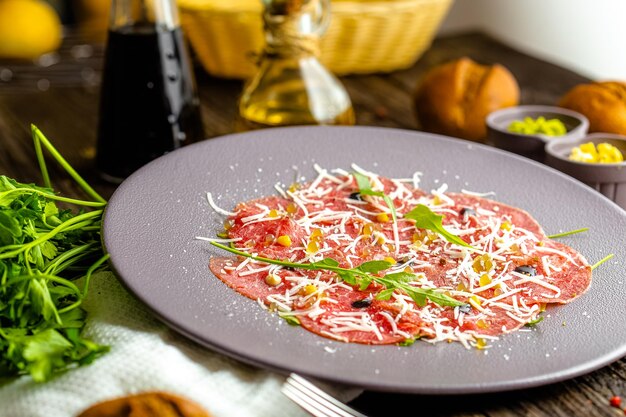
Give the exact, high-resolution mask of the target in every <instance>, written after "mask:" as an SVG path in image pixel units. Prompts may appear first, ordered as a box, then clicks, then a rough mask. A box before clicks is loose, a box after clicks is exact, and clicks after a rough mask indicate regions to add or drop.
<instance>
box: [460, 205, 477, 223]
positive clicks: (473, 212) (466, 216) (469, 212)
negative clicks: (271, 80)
mask: <svg viewBox="0 0 626 417" xmlns="http://www.w3.org/2000/svg"><path fill="white" fill-rule="evenodd" d="M459 214H460V215H461V216H463V221H464V222H466V221H467V220H468V219H469V216H476V210H474V209H473V208H469V207H463V208H462V209H461V210H460V211H459Z"/></svg>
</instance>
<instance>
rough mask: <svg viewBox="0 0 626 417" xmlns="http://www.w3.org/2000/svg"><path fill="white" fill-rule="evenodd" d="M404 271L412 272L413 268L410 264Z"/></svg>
mask: <svg viewBox="0 0 626 417" xmlns="http://www.w3.org/2000/svg"><path fill="white" fill-rule="evenodd" d="M403 271H404V272H406V273H407V274H412V273H413V268H411V267H410V266H407V267H405V268H404V270H403Z"/></svg>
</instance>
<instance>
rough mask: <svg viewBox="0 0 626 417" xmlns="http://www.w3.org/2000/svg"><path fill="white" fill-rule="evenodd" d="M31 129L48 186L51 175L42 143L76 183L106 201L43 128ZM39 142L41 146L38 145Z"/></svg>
mask: <svg viewBox="0 0 626 417" xmlns="http://www.w3.org/2000/svg"><path fill="white" fill-rule="evenodd" d="M31 130H32V132H33V140H34V141H35V151H36V152H37V160H38V161H39V167H40V169H41V174H42V176H43V177H44V181H46V179H47V182H46V186H47V187H50V177H49V175H48V170H47V168H46V162H45V160H44V157H43V152H42V149H41V144H43V146H45V148H46V149H47V150H48V152H50V155H52V157H53V158H54V159H55V160H56V161H57V162H58V164H59V165H61V167H62V168H63V169H64V170H65V172H67V173H68V174H69V175H70V177H72V178H73V179H74V181H76V183H77V184H78V185H79V186H80V187H81V188H82V189H83V190H84V191H85V192H86V193H87V195H89V196H90V197H91V198H93V199H94V200H95V201H97V202H100V203H106V200H105V199H104V198H102V196H100V194H98V193H97V192H96V190H94V189H93V188H91V186H90V185H89V184H87V182H86V181H85V180H84V179H83V177H81V176H80V174H78V172H76V170H75V169H74V168H72V166H71V165H70V164H69V163H68V162H67V161H66V160H65V158H63V156H62V155H61V154H60V153H59V151H57V150H56V148H55V147H54V146H53V145H52V143H50V141H49V140H48V139H47V138H46V137H45V136H44V134H43V133H41V130H39V129H38V128H37V126H35V125H31ZM37 142H39V146H37Z"/></svg>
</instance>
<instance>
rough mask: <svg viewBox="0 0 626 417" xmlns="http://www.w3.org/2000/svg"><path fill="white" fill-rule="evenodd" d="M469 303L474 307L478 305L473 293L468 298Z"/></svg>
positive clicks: (478, 301) (478, 302)
mask: <svg viewBox="0 0 626 417" xmlns="http://www.w3.org/2000/svg"><path fill="white" fill-rule="evenodd" d="M469 303H470V304H471V305H472V306H474V307H476V308H478V307H480V300H479V299H478V297H476V296H475V295H472V296H471V297H470V298H469Z"/></svg>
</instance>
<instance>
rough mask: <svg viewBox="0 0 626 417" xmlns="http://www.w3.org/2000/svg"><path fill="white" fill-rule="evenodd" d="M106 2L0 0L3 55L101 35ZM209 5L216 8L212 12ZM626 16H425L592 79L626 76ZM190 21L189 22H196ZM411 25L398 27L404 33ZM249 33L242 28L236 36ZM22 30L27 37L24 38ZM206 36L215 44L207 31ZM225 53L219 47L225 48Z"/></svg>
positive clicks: (237, 6)
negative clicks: (64, 32) (63, 38)
mask: <svg viewBox="0 0 626 417" xmlns="http://www.w3.org/2000/svg"><path fill="white" fill-rule="evenodd" d="M40 3H46V4H48V5H50V6H52V8H53V9H54V10H55V11H56V14H57V15H58V19H56V18H55V16H52V15H50V14H49V13H47V11H46V10H45V8H44V7H41V4H40ZM220 3H221V4H220ZM255 3H258V4H255ZM350 3H362V2H358V1H357V2H354V1H352V2H351V1H342V0H336V1H334V2H333V5H334V6H335V8H336V9H339V10H338V13H342V10H344V9H345V8H346V7H348V5H349V4H350ZM365 3H367V2H365ZM370 3H371V1H370ZM376 3H379V4H380V3H383V4H384V3H388V4H389V7H390V8H393V7H396V6H395V5H394V3H403V2H401V1H400V2H398V1H395V2H394V1H386V2H385V1H382V2H381V1H378V2H376ZM404 3H406V2H404ZM424 3H426V2H424ZM431 3H433V2H431ZM439 3H442V4H447V3H451V2H446V1H443V2H439ZM179 5H180V7H181V8H182V10H183V12H184V11H187V12H188V14H189V13H190V12H191V11H192V10H195V11H196V12H197V13H196V18H197V16H198V15H199V14H204V17H205V19H211V18H212V19H216V18H217V16H218V15H219V14H220V13H221V14H222V15H223V14H224V13H225V12H227V11H231V12H232V13H238V14H239V17H238V20H239V22H238V23H239V24H240V26H241V25H243V24H244V23H245V20H246V19H249V17H247V15H246V13H249V12H251V11H252V12H255V13H256V12H260V10H261V5H260V0H259V1H255V0H230V1H222V2H219V1H194V0H179ZM109 9H110V1H109V0H0V57H6V56H10V55H11V54H12V53H13V49H15V48H17V49H19V52H18V53H17V55H23V56H24V57H28V56H34V55H37V54H38V53H40V52H41V51H46V52H49V51H50V50H54V49H55V48H56V47H58V37H59V36H60V34H61V29H60V27H58V25H59V24H63V25H66V27H71V28H74V29H76V30H79V31H81V32H82V33H83V34H84V35H85V36H86V38H88V39H92V40H94V41H98V40H100V41H102V42H104V39H105V36H106V27H107V17H108V13H109ZM211 10H213V14H212V15H211V16H209V15H208V13H209V12H210V11H211ZM425 13H426V14H428V13H430V12H428V11H427V12H425ZM439 15H441V16H439ZM623 16H626V2H624V1H620V0H595V1H593V2H591V1H588V0H549V1H545V0H525V1H506V0H505V1H501V0H457V1H456V2H454V3H453V4H450V8H449V9H448V6H447V5H446V6H444V7H441V9H439V10H437V11H436V13H435V16H432V17H430V18H429V17H428V16H425V17H426V18H429V19H430V20H431V22H428V23H429V24H433V25H435V26H434V27H433V30H434V31H436V34H437V35H442V34H443V35H446V34H453V33H458V32H462V31H467V30H480V31H484V32H486V33H488V34H490V35H492V36H494V37H495V38H497V39H499V40H501V41H503V42H505V43H507V44H510V45H511V46H513V47H516V48H518V49H520V50H522V51H524V52H528V53H532V54H535V55H537V56H539V57H541V58H543V59H546V60H549V61H552V62H554V63H556V64H561V65H564V66H567V67H569V68H571V69H573V70H576V71H578V72H580V73H581V74H583V75H585V76H588V77H590V78H594V79H609V78H617V79H624V78H626V54H624V53H623V49H624V44H626V25H624V24H623ZM440 19H442V20H441V23H439V20H440ZM427 20H428V19H427ZM207 21H208V20H205V23H207ZM260 22H261V21H260V17H259V18H258V19H257V21H256V26H254V25H253V27H252V29H250V30H253V31H257V32H259V36H260V30H261V27H260ZM214 23H215V24H216V25H219V24H222V25H228V24H234V22H227V21H226V20H224V19H222V22H221V23H220V22H214ZM420 23H422V24H423V23H424V22H420ZM183 24H185V19H183ZM187 25H189V26H192V25H193V22H188V23H187ZM353 26H354V23H353ZM244 27H245V25H244ZM209 29H211V28H209ZM224 29H227V28H224ZM412 29H413V28H410V27H404V28H398V30H400V31H407V32H411V31H412ZM332 30H333V28H331V32H332ZM247 35H248V34H247V33H245V32H244V33H241V34H240V39H238V40H243V37H245V36H247ZM214 36H215V35H214ZM19 37H21V38H22V39H21V40H19V39H18V38H19ZM218 37H219V36H218ZM205 42H206V43H208V44H211V45H214V43H213V41H212V40H211V38H210V37H207V38H206V39H205ZM11 46H15V48H10V47H11ZM248 46H249V47H252V48H257V49H258V48H260V39H259V44H255V45H248ZM400 46H401V45H400ZM226 53H227V52H225V51H222V54H226ZM396 55H397V53H396ZM222 59H224V58H223V57H222ZM233 59H234V58H233ZM236 64H237V65H239V64H240V63H238V62H237V63H236ZM244 67H245V65H244ZM244 70H245V69H244ZM244 70H242V71H244ZM338 72H342V69H341V68H340V69H339V71H338ZM343 72H345V70H344V71H343ZM226 75H232V74H226ZM234 75H235V76H241V74H237V73H235V74H234Z"/></svg>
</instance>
